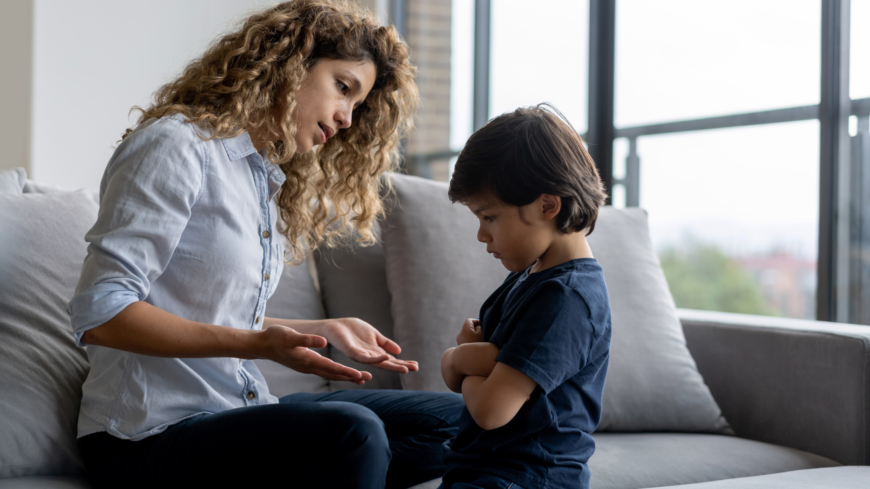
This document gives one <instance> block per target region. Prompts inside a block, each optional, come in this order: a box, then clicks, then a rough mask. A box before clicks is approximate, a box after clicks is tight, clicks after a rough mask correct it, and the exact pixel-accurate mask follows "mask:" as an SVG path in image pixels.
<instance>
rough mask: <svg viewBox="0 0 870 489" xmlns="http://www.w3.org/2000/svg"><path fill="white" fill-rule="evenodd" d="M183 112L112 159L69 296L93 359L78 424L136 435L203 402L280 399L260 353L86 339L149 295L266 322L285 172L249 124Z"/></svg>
mask: <svg viewBox="0 0 870 489" xmlns="http://www.w3.org/2000/svg"><path fill="white" fill-rule="evenodd" d="M194 129H196V131H199V133H201V134H206V133H205V132H204V130H203V129H201V128H199V127H196V126H194V125H192V124H187V123H185V122H184V117H183V116H181V115H173V116H168V117H163V118H161V119H157V120H154V119H152V120H150V121H148V122H146V123H144V124H142V125H141V126H140V127H138V128H137V129H136V130H135V131H133V132H132V133H131V134H130V135H129V136H127V138H126V139H124V141H123V142H121V144H120V145H119V146H118V149H117V150H116V151H115V154H114V155H113V156H112V158H111V160H109V164H108V166H107V167H106V171H105V174H104V175H103V180H102V183H101V184H100V213H99V217H98V218H97V223H96V224H95V225H94V227H93V228H92V229H91V230H90V231H89V232H88V233H87V235H86V236H85V240H86V241H88V243H90V244H89V245H88V255H87V257H86V258H85V261H84V265H83V267H82V275H81V279H80V280H79V284H78V287H77V288H76V293H75V296H74V297H73V299H72V301H70V303H69V312H70V316H71V320H72V326H73V330H74V332H75V337H76V340H77V341H78V342H79V344H80V345H82V346H85V347H86V349H87V353H88V359H89V360H90V365H91V370H90V373H89V374H88V377H87V380H86V381H85V383H84V386H83V389H82V390H83V396H82V405H81V411H80V413H79V421H78V436H79V437H82V436H85V435H88V434H91V433H96V432H101V431H106V432H108V433H110V434H112V435H114V436H116V437H118V438H122V439H130V440H139V439H142V438H145V437H148V436H150V435H154V434H157V433H160V432H162V431H163V430H165V429H166V428H168V427H169V426H171V425H173V424H175V423H178V422H179V421H181V420H183V419H185V418H189V417H191V416H196V415H198V414H203V413H218V412H222V411H225V410H227V409H233V408H238V407H242V406H251V405H257V404H267V403H274V402H277V399H276V398H275V397H274V396H272V395H271V394H269V389H268V387H267V386H266V382H265V380H264V379H263V376H262V374H261V373H260V371H259V369H257V367H256V365H255V364H254V362H253V361H249V360H239V359H237V358H158V357H152V356H147V355H139V354H136V353H129V352H125V351H121V350H114V349H111V348H105V347H100V346H93V345H83V344H82V343H81V337H82V334H84V332H85V331H87V330H89V329H91V328H94V327H96V326H99V325H101V324H103V323H105V322H106V321H108V320H109V319H111V318H112V317H114V316H115V315H116V314H118V313H119V312H120V311H121V310H122V309H124V308H125V307H126V306H128V305H130V304H131V303H133V302H136V301H145V302H148V303H150V304H152V305H154V306H157V307H159V308H161V309H163V310H164V311H168V312H170V313H172V314H175V315H177V316H180V317H183V318H185V319H189V320H192V321H199V322H203V323H210V324H216V325H220V326H225V327H228V328H236V329H248V330H250V329H260V327H261V325H262V324H263V314H264V311H265V309H266V299H268V298H269V296H270V295H271V294H272V293H273V292H274V290H275V287H276V285H277V282H278V278H279V277H280V276H281V271H282V268H283V266H284V265H283V256H284V243H283V241H282V239H281V237H280V235H279V234H278V232H277V230H276V226H275V223H276V219H277V212H276V207H275V204H274V200H273V197H274V195H275V193H276V192H277V191H278V189H279V188H280V187H281V184H282V183H283V182H284V179H285V176H284V173H283V172H282V171H281V169H280V168H278V167H277V166H276V165H275V164H273V163H272V162H270V161H269V160H268V159H266V158H263V157H261V155H260V154H258V153H257V150H256V149H255V148H254V146H253V144H252V143H251V139H250V137H249V136H248V134H247V133H243V134H242V135H240V136H238V137H236V138H233V139H213V140H211V141H203V140H202V139H200V137H199V136H198V135H197V133H196V132H195V131H194Z"/></svg>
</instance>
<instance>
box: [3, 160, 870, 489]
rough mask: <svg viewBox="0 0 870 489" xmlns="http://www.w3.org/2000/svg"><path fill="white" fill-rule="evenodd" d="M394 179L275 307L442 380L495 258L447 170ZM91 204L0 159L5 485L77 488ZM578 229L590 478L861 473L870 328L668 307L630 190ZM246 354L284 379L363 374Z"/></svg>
mask: <svg viewBox="0 0 870 489" xmlns="http://www.w3.org/2000/svg"><path fill="white" fill-rule="evenodd" d="M392 181H393V183H394V185H395V192H393V193H392V194H391V195H390V196H389V197H388V201H389V203H390V212H389V213H388V216H387V218H386V219H385V220H384V221H382V222H380V223H379V232H380V236H381V243H380V244H378V245H375V246H371V247H365V248H360V247H355V246H352V247H347V248H340V249H335V250H325V251H319V252H316V253H314V254H313V258H312V259H311V260H308V261H306V262H305V263H304V264H303V265H300V266H297V267H290V266H288V267H285V271H284V276H283V277H282V279H281V282H280V284H279V287H278V290H277V291H276V293H275V295H274V296H273V297H272V298H271V299H270V301H269V303H268V310H267V314H269V315H270V316H276V317H285V318H291V319H292V318H310V319H316V318H327V317H346V316H355V317H360V318H362V319H365V320H367V321H369V322H370V323H371V324H373V325H375V326H376V327H378V328H379V329H381V330H382V331H383V332H384V333H385V334H387V335H388V336H390V337H392V338H395V339H396V340H397V341H398V342H399V344H400V345H402V346H403V348H404V353H403V356H405V357H407V358H414V359H416V360H418V361H419V362H420V364H421V371H420V372H417V373H412V374H408V375H405V376H399V375H398V374H394V373H389V372H384V371H373V372H372V373H373V374H374V378H373V379H372V381H370V382H368V383H367V384H366V385H365V386H364V387H362V388H389V389H402V388H404V389H430V390H446V388H445V387H444V386H443V383H441V382H440V373H439V372H438V369H437V362H438V361H439V359H440V356H441V353H442V352H443V350H444V349H445V348H446V347H447V346H450V344H451V342H452V338H453V336H455V330H456V328H457V327H458V326H459V325H460V324H461V319H462V318H464V317H473V316H476V315H477V308H478V307H479V305H480V303H481V302H482V301H483V299H484V298H485V297H486V296H487V295H488V294H489V292H491V291H492V290H493V289H494V288H495V285H497V284H498V283H499V282H500V281H501V280H502V279H503V278H504V276H505V275H506V272H505V271H504V270H503V269H501V265H500V264H499V263H498V262H497V261H495V260H492V258H490V257H488V256H487V255H486V253H485V252H484V249H483V246H482V245H480V244H479V243H476V239H475V232H474V231H475V229H476V228H475V226H476V219H475V218H474V217H473V216H472V215H471V213H470V212H468V211H467V210H466V209H464V208H463V207H462V206H459V205H456V206H453V205H451V204H450V203H449V201H448V200H447V198H446V187H445V186H444V184H439V183H436V182H430V181H425V180H421V179H417V178H413V177H406V176H393V177H392ZM97 212H98V207H97V205H96V203H95V201H94V198H93V195H91V194H89V193H87V192H83V191H78V192H68V191H66V190H65V189H58V188H53V187H47V186H45V185H39V184H38V183H35V182H31V181H28V180H26V178H25V175H24V174H23V171H18V170H16V171H6V172H0V359H2V361H0V489H8V488H25V487H26V488H36V487H46V488H67V487H68V488H85V487H88V485H87V483H86V481H85V479H84V471H83V468H82V465H81V459H80V457H79V455H78V453H77V451H76V448H75V425H76V416H77V410H78V403H79V400H80V396H81V383H82V382H83V380H84V376H85V375H86V373H87V358H86V354H85V351H84V350H82V349H79V348H77V347H75V345H74V343H73V341H72V339H71V331H70V328H69V323H68V318H67V317H66V313H65V311H64V308H65V301H66V300H68V299H69V296H70V295H71V293H72V290H73V288H74V287H75V283H76V281H77V274H78V270H79V268H80V266H81V260H82V259H83V258H84V254H85V243H84V242H83V240H82V237H83V236H84V232H85V231H86V230H87V228H88V227H89V226H90V224H91V223H93V221H94V219H95V218H96V213H97ZM590 244H591V246H592V248H593V252H594V253H595V254H596V257H597V258H598V259H599V261H600V262H601V264H602V266H603V267H604V269H605V278H606V280H607V283H608V288H609V292H610V296H611V304H612V309H613V328H614V330H613V331H614V340H613V351H612V359H611V366H610V371H609V374H608V380H607V386H606V388H605V405H604V415H603V419H602V422H601V426H600V428H599V430H598V431H597V432H596V433H595V435H594V436H595V440H596V445H597V449H596V452H595V454H594V455H593V457H592V458H591V459H590V461H589V467H590V470H591V473H592V482H591V485H592V487H593V488H594V489H610V488H625V489H628V488H641V487H665V486H667V487H671V486H680V485H685V484H689V485H686V486H681V487H687V488H711V489H712V488H756V487H759V488H760V487H805V488H810V487H855V488H857V487H870V467H868V464H870V423H868V421H870V420H868V416H870V327H864V326H857V325H846V324H833V323H822V322H816V321H798V320H789V319H781V318H768V317H759V316H745V315H736V314H726V313H713V312H702V311H688V310H680V311H678V310H677V309H675V308H674V305H673V300H672V299H671V297H670V294H669V292H668V290H667V284H666V282H665V281H664V277H663V274H662V273H661V269H660V267H659V266H658V262H657V259H656V258H655V255H654V253H653V252H652V246H651V244H650V242H649V237H648V231H647V226H646V215H645V214H644V213H643V211H640V210H638V209H624V210H621V209H611V208H605V209H603V210H602V213H601V216H600V218H599V223H598V226H597V227H596V230H595V232H594V233H593V234H592V235H591V236H590ZM322 354H324V355H328V356H330V357H331V358H333V359H335V360H337V361H342V362H346V363H348V364H351V365H356V364H354V363H353V362H351V361H349V360H348V359H347V358H346V357H344V356H343V355H342V354H340V353H339V352H337V351H332V350H331V349H330V348H329V347H327V348H325V349H324V351H322ZM257 364H258V366H259V367H260V369H261V370H262V371H263V373H264V375H265V376H266V378H267V381H268V383H269V386H270V389H271V390H272V391H273V392H274V393H275V394H276V395H279V396H280V395H284V394H288V393H291V392H298V391H309V392H317V391H328V390H338V389H348V388H360V387H358V386H355V385H352V384H347V383H339V382H329V381H326V380H324V379H320V378H318V377H314V376H308V375H302V374H299V373H296V372H293V371H291V370H289V369H286V368H284V367H281V366H279V365H276V364H273V363H271V362H268V361H259V360H258V361H257ZM437 484H438V481H430V482H427V483H423V484H421V485H419V486H418V488H424V487H426V488H429V487H431V488H435V487H437Z"/></svg>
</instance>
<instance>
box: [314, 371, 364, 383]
mask: <svg viewBox="0 0 870 489" xmlns="http://www.w3.org/2000/svg"><path fill="white" fill-rule="evenodd" d="M310 373H312V374H314V375H317V376H318V377H323V378H324V379H329V380H336V381H341V382H353V383H354V384H358V385H363V384H365V382H366V380H371V374H369V376H368V377H369V378H358V379H356V378H353V377H348V376H346V375H336V374H334V373H330V372H327V371H325V370H319V369H314V370H312V371H311V372H310ZM362 373H368V372H362Z"/></svg>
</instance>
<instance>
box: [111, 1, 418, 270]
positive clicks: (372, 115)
mask: <svg viewBox="0 0 870 489" xmlns="http://www.w3.org/2000/svg"><path fill="white" fill-rule="evenodd" d="M321 59H345V60H355V61H362V60H370V61H372V62H373V63H374V65H375V68H376V70H377V76H376V80H375V83H374V86H373V88H372V90H371V91H370V92H369V94H368V97H366V99H365V102H363V103H362V104H360V105H359V107H357V108H356V109H354V111H353V114H352V117H353V119H354V120H355V122H356V123H355V124H353V125H352V126H351V127H350V128H348V129H345V130H342V131H339V132H338V134H336V135H335V137H333V138H331V139H329V140H328V141H327V142H326V144H324V145H322V146H320V147H319V148H317V149H315V150H313V151H309V152H307V153H304V154H296V143H295V141H294V136H295V134H296V130H297V127H296V124H295V123H294V121H293V112H294V110H295V109H296V94H297V92H298V90H299V88H300V86H301V84H302V81H303V80H304V79H305V77H306V75H307V73H308V70H309V69H310V68H311V67H312V66H314V64H315V63H316V62H317V61H318V60H321ZM414 75H415V69H414V67H413V66H412V65H411V64H410V61H409V53H408V46H407V45H406V44H405V43H404V42H403V41H402V40H401V39H400V38H399V36H398V34H397V32H396V29H395V28H394V27H393V26H381V25H379V24H378V22H377V21H376V20H375V19H374V17H373V16H372V15H371V14H370V13H369V12H368V11H366V10H365V9H363V8H361V7H359V6H357V5H354V4H352V3H349V2H347V1H343V0H342V1H326V0H293V1H290V2H284V3H281V4H279V5H275V6H273V7H269V8H268V9H266V10H263V11H261V12H259V13H256V14H254V15H252V16H250V17H248V18H247V19H246V20H245V21H244V22H243V24H242V26H241V28H240V29H238V30H236V31H235V32H231V33H229V34H227V35H225V36H223V37H222V38H221V39H219V40H218V41H217V42H215V43H214V44H213V45H212V46H211V47H210V48H209V49H208V50H207V51H206V52H205V54H203V55H202V57H200V58H199V59H196V60H194V61H192V62H191V63H190V64H189V65H188V66H187V67H186V68H185V69H184V72H183V73H182V74H181V76H180V77H179V78H177V79H176V80H174V81H172V82H170V83H167V84H166V85H164V86H163V87H161V88H160V89H159V90H158V91H157V92H156V93H155V100H154V103H153V105H151V106H150V107H148V108H147V109H141V108H139V107H134V109H138V110H140V111H141V112H142V116H141V117H140V118H139V120H138V121H137V124H142V123H143V122H145V121H147V120H149V119H154V118H160V117H163V116H166V115H170V114H174V113H181V114H183V115H184V116H186V118H187V121H188V122H190V123H198V124H200V125H202V126H203V127H206V128H207V129H208V131H209V133H210V135H209V139H211V138H232V137H236V136H238V135H240V134H241V133H242V132H244V131H246V130H248V129H255V130H256V131H257V134H258V136H259V139H260V140H263V141H269V142H268V143H266V144H265V147H264V149H265V150H266V152H267V155H268V157H269V159H270V160H271V161H272V162H273V163H275V164H277V165H278V166H279V167H280V168H281V169H282V170H283V171H284V173H285V174H286V176H287V180H286V182H285V183H284V185H283V186H282V187H281V191H280V192H279V194H278V196H277V203H278V207H279V208H280V213H281V218H282V220H283V225H282V226H281V229H280V231H281V233H282V234H284V235H285V236H286V237H287V240H288V244H289V248H290V251H291V253H292V255H293V258H294V260H295V261H297V262H298V261H299V260H301V258H302V256H303V255H304V250H310V249H313V248H314V247H316V246H319V245H322V244H326V245H328V246H331V245H333V244H335V243H336V242H337V238H338V237H339V236H347V235H348V232H349V231H352V230H354V229H355V230H356V231H357V232H358V235H357V236H358V238H357V239H358V241H359V242H360V243H361V244H371V243H373V242H374V241H375V236H374V233H373V232H372V227H373V224H374V222H375V220H376V219H377V218H379V217H381V216H382V215H383V213H384V205H383V202H382V200H381V196H380V193H381V190H382V187H384V186H389V182H388V181H387V180H386V179H382V178H381V175H382V174H383V173H384V172H385V171H388V170H392V169H394V168H395V167H396V165H397V163H398V156H399V154H398V145H399V141H400V139H401V138H403V137H404V136H405V135H406V134H407V133H408V131H409V130H410V129H411V126H412V123H413V121H412V116H413V113H414V111H415V110H416V108H417V101H418V94H417V86H416V84H415V82H414ZM131 131H132V129H130V130H128V131H127V134H129V133H130V132H131ZM127 134H125V135H124V136H125V137H126V135H127Z"/></svg>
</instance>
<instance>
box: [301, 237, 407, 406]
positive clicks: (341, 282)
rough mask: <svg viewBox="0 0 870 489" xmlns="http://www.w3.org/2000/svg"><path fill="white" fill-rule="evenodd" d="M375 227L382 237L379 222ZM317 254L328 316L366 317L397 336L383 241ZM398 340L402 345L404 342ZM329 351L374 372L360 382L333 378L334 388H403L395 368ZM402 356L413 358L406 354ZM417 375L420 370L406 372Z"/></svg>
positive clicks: (389, 335)
mask: <svg viewBox="0 0 870 489" xmlns="http://www.w3.org/2000/svg"><path fill="white" fill-rule="evenodd" d="M375 231H376V234H377V236H378V237H379V238H380V226H378V227H377V228H376V229H375ZM314 257H315V262H316V263H317V277H318V281H319V283H320V291H321V294H322V296H323V304H324V306H325V308H326V315H327V317H330V318H342V317H357V318H360V319H362V320H363V321H367V322H368V323H369V324H371V325H372V326H374V327H375V328H377V329H378V331H380V332H381V333H383V334H384V335H385V336H386V337H387V338H390V339H395V338H394V335H393V316H392V314H391V313H390V292H389V291H388V290H387V276H386V271H385V267H386V260H385V258H384V249H383V248H382V247H381V245H380V244H374V245H372V246H365V247H361V246H358V245H352V244H347V245H346V246H342V247H338V248H329V249H319V250H317V251H316V252H315V254H314ZM399 344H400V345H402V343H401V342H400V343H399ZM402 347H404V345H402ZM329 355H330V358H331V359H332V360H334V361H336V362H339V363H342V364H344V365H348V366H350V367H353V368H355V369H358V370H365V371H367V372H370V373H371V374H372V380H370V381H368V382H366V383H365V384H364V385H361V386H360V385H356V384H352V383H350V382H331V383H330V389H331V390H342V389H401V388H402V384H401V383H400V380H399V374H397V373H396V372H389V371H386V370H382V369H379V368H372V367H369V366H366V365H363V364H361V363H358V362H354V361H353V360H350V359H349V358H348V357H347V356H346V355H345V354H344V353H342V352H340V351H338V350H336V349H335V348H331V349H330V351H329ZM401 356H402V358H411V359H414V358H413V357H410V356H408V355H407V354H403V355H401ZM414 375H417V373H416V372H414V373H410V374H406V376H414Z"/></svg>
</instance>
